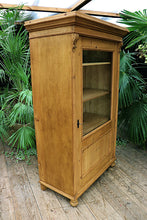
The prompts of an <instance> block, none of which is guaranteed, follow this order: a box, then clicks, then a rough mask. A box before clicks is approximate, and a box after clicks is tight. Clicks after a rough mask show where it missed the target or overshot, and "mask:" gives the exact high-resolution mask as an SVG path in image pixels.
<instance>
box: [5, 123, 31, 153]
mask: <svg viewBox="0 0 147 220" xmlns="http://www.w3.org/2000/svg"><path fill="white" fill-rule="evenodd" d="M8 141H9V144H10V145H11V146H12V147H14V146H15V145H17V150H20V149H24V150H26V149H27V148H30V147H31V148H33V147H34V146H35V130H34V129H33V128H31V127H29V126H22V127H21V128H19V129H18V130H17V131H16V132H14V133H13V134H12V135H11V136H10V137H9V139H8Z"/></svg>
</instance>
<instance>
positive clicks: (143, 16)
mask: <svg viewBox="0 0 147 220" xmlns="http://www.w3.org/2000/svg"><path fill="white" fill-rule="evenodd" d="M120 16H121V21H120V23H123V24H125V25H127V26H128V29H129V31H130V33H129V34H128V35H127V36H126V37H125V38H124V43H125V44H127V46H126V48H130V47H132V46H134V45H137V50H136V51H138V52H139V55H140V57H142V56H144V58H145V62H146V63H147V9H144V10H143V11H142V12H141V11H136V12H130V11H127V10H123V11H122V12H121V13H120Z"/></svg>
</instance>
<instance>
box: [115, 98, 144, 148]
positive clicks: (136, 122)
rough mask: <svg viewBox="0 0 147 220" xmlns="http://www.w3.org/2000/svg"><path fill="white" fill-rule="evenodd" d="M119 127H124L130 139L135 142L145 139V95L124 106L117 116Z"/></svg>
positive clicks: (139, 142)
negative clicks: (126, 106)
mask: <svg viewBox="0 0 147 220" xmlns="http://www.w3.org/2000/svg"><path fill="white" fill-rule="evenodd" d="M119 120H120V127H124V128H125V130H126V133H127V134H128V136H129V137H130V139H131V140H132V141H133V142H135V143H136V144H142V143H145V142H146V140H147V97H146V96H143V98H142V99H140V100H137V101H135V102H134V103H133V104H132V105H130V106H129V107H128V108H125V109H124V110H123V111H122V112H121V115H120V117H119Z"/></svg>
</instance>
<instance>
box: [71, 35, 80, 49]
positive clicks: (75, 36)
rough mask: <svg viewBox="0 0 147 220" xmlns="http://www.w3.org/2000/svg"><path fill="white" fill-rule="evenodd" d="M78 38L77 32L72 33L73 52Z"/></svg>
mask: <svg viewBox="0 0 147 220" xmlns="http://www.w3.org/2000/svg"><path fill="white" fill-rule="evenodd" d="M78 40H79V34H73V42H72V44H73V47H72V51H73V52H74V51H75V49H76V48H77V41H78Z"/></svg>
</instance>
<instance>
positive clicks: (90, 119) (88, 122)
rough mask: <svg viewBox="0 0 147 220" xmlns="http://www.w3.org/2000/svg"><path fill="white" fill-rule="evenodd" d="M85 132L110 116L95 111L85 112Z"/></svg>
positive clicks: (102, 122)
mask: <svg viewBox="0 0 147 220" xmlns="http://www.w3.org/2000/svg"><path fill="white" fill-rule="evenodd" d="M83 115H84V118H83V134H84V135H85V134H87V133H89V132H91V131H92V130H94V129H95V128H97V127H98V126H100V125H102V124H104V123H105V122H107V121H108V120H109V118H108V117H106V116H102V115H98V114H95V113H89V112H84V114H83Z"/></svg>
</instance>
